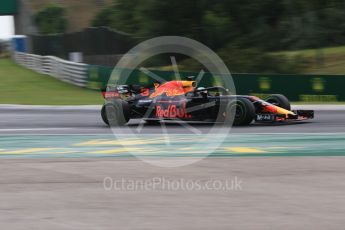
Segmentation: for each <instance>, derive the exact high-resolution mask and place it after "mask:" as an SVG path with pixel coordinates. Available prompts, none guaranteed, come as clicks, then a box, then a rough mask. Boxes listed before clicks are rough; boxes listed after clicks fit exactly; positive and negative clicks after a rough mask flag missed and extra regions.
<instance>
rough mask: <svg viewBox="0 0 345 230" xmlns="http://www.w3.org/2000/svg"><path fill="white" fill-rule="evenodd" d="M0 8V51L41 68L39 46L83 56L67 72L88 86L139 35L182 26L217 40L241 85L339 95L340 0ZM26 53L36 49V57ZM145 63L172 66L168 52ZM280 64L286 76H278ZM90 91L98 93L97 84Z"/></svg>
mask: <svg viewBox="0 0 345 230" xmlns="http://www.w3.org/2000/svg"><path fill="white" fill-rule="evenodd" d="M0 15H4V16H2V17H0V25H1V30H0V31H1V34H0V38H2V39H3V40H2V41H1V42H0V44H1V46H0V52H1V57H7V58H8V57H9V55H10V54H11V55H12V58H11V59H12V60H14V61H15V62H17V63H18V64H21V65H24V66H26V67H28V68H31V69H34V70H36V71H35V72H39V73H43V74H49V72H48V71H46V69H47V68H45V67H44V66H43V65H44V63H45V62H46V61H44V60H43V61H42V56H47V55H48V56H54V57H58V58H61V59H64V60H71V61H73V62H83V63H85V64H87V65H88V66H87V67H85V68H86V69H87V70H85V71H84V70H83V71H82V73H80V74H82V75H85V76H83V77H80V76H79V78H83V79H82V80H76V79H69V80H70V82H72V83H73V82H74V83H76V82H78V83H79V86H82V87H84V88H88V89H99V88H100V87H102V86H104V85H105V84H106V82H107V79H108V78H109V75H110V72H111V70H112V68H111V67H113V66H114V65H115V64H116V63H117V61H118V60H119V59H120V58H121V57H122V55H123V54H124V53H126V52H127V51H128V50H129V49H130V48H132V47H133V46H135V45H136V44H138V43H140V42H142V41H144V40H147V39H149V38H153V37H157V36H163V35H178V36H185V37H189V38H192V39H195V40H197V41H199V42H201V43H203V44H205V45H207V46H208V47H210V48H211V49H213V50H214V51H215V52H216V53H217V54H218V55H219V56H220V57H221V58H222V59H223V60H224V62H225V64H226V65H227V66H228V68H229V70H230V71H231V73H234V74H235V75H234V78H235V83H236V85H237V88H238V90H239V91H238V92H239V93H241V94H245V93H246V94H256V95H258V96H265V95H268V94H270V93H276V92H278V91H282V90H284V87H281V86H283V85H284V86H286V87H288V91H283V92H282V93H285V94H287V96H288V97H289V98H290V99H291V100H293V101H304V102H338V101H343V100H345V95H342V93H341V91H342V90H341V89H339V88H337V87H338V86H339V85H343V84H344V83H345V80H344V79H345V78H344V77H343V78H335V79H334V77H335V75H343V74H345V3H344V1H341V0H332V1H325V0H282V1H275V0H264V1H262V0H245V1H243V0H241V1H239V0H217V1H206V0H190V1H183V0H174V1H160V0H148V1H142V0H131V1H126V0H84V1H80V0H69V1H68V0H29V1H24V0H2V1H1V3H0ZM5 15H6V16H5ZM8 15H10V16H8ZM12 33H15V34H16V35H24V37H23V38H18V37H17V41H16V42H13V41H12V46H11V45H10V42H8V41H6V40H5V41H4V39H7V40H8V39H10V38H11V34H12ZM19 40H22V41H19ZM15 43H17V44H15ZM13 44H14V45H13ZM18 44H22V45H18ZM23 44H24V45H23ZM11 47H12V48H11ZM12 51H18V52H21V54H19V55H14V54H15V52H12ZM22 53H28V54H35V55H40V56H39V60H38V61H37V57H36V59H34V60H32V59H33V57H32V56H29V57H28V56H23V55H22ZM20 55H21V56H20ZM29 59H30V60H29ZM1 62H2V63H4V62H6V64H2V72H1V75H0V76H1V77H2V78H3V77H4V76H5V75H6V74H8V70H5V68H4V67H5V66H8V65H10V63H9V59H6V60H2V61H1ZM10 62H11V63H12V64H13V62H12V61H10ZM28 62H30V63H33V62H35V63H36V64H35V65H36V66H32V65H30V63H28ZM38 62H40V63H38ZM178 64H179V69H180V70H182V71H192V72H193V71H195V72H197V71H199V70H200V68H201V66H200V65H199V63H196V62H195V61H194V60H192V59H190V58H188V57H185V56H178ZM37 65H40V66H37ZM146 65H147V66H148V67H150V68H152V69H156V70H165V71H170V70H172V69H171V63H170V59H169V58H167V57H165V56H159V57H156V58H153V59H152V60H149V61H148V62H147V63H146ZM50 69H51V67H50ZM55 72H58V71H57V70H56V71H55ZM60 72H61V71H60ZM62 72H63V71H62ZM67 72H68V71H67ZM238 73H251V75H236V74H238ZM80 74H79V75H80ZM279 74H289V76H290V78H285V80H286V79H288V80H287V81H284V80H281V79H280V78H279V76H282V75H279ZM163 75H166V76H169V75H170V73H169V72H167V73H163ZM301 76H308V77H301ZM61 78H66V77H63V76H60V79H61ZM74 78H78V77H74ZM138 78H139V81H140V82H141V83H145V82H147V80H145V79H144V80H143V79H141V80H140V77H138ZM82 81H83V82H82ZM287 82H288V85H286V83H287ZM13 83H14V82H13ZM293 83H294V84H293ZM56 84H58V83H56ZM77 85H78V84H77ZM248 85H249V86H248ZM296 87H297V88H296ZM89 94H92V97H95V94H93V92H89ZM86 102H88V103H99V102H100V99H97V100H89V101H87V100H86V101H84V102H81V103H86ZM19 103H24V104H26V103H27V102H26V101H19ZM32 103H37V101H33V102H32ZM61 103H62V104H63V103H65V102H61ZM71 103H72V104H73V102H71Z"/></svg>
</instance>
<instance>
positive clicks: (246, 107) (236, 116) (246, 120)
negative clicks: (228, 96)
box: [225, 98, 255, 126]
mask: <svg viewBox="0 0 345 230" xmlns="http://www.w3.org/2000/svg"><path fill="white" fill-rule="evenodd" d="M254 118H255V107H254V105H253V103H252V102H251V101H249V100H248V99H246V98H237V99H236V100H234V101H231V102H230V103H229V104H228V106H227V109H226V119H225V122H226V123H228V124H231V123H232V124H233V125H235V126H240V125H249V124H250V123H252V121H253V119H254Z"/></svg>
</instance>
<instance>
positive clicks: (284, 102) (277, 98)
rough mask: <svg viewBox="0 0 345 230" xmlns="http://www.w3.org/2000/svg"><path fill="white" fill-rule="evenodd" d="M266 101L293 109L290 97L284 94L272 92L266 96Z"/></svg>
mask: <svg viewBox="0 0 345 230" xmlns="http://www.w3.org/2000/svg"><path fill="white" fill-rule="evenodd" d="M266 101H267V102H268V103H271V104H273V105H276V106H279V107H280V108H283V109H286V110H291V105H290V102H289V99H287V97H285V96H284V95H282V94H272V95H271V96H269V97H268V98H266Z"/></svg>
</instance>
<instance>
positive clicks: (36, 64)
mask: <svg viewBox="0 0 345 230" xmlns="http://www.w3.org/2000/svg"><path fill="white" fill-rule="evenodd" d="M13 59H14V60H15V62H16V63H18V64H19V65H22V66H25V67H27V68H29V69H31V70H34V71H36V72H39V73H43V74H48V75H50V76H52V77H55V78H57V79H59V80H61V81H64V82H67V83H70V84H73V85H76V86H80V87H86V86H87V76H88V65H86V64H82V63H76V62H71V61H66V60H63V59H61V58H58V57H54V56H40V55H35V54H28V53H21V52H14V53H13Z"/></svg>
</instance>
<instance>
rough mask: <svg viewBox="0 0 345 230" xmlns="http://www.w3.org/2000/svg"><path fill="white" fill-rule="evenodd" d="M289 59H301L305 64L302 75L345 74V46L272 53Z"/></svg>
mask: <svg viewBox="0 0 345 230" xmlns="http://www.w3.org/2000/svg"><path fill="white" fill-rule="evenodd" d="M272 54H273V55H283V56H286V57H288V58H290V59H293V58H294V57H296V56H297V57H303V59H304V60H305V61H306V62H307V63H306V64H305V67H304V69H303V71H302V72H301V73H304V74H345V46H337V47H324V48H319V49H304V50H296V51H282V52H274V53H272Z"/></svg>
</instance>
